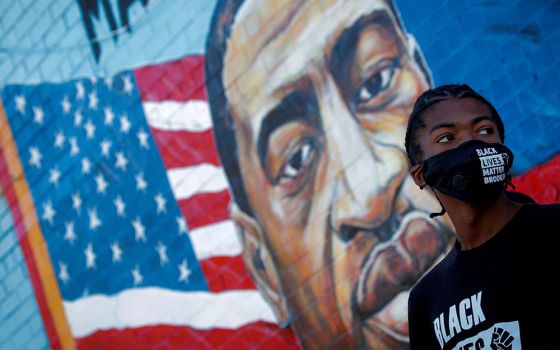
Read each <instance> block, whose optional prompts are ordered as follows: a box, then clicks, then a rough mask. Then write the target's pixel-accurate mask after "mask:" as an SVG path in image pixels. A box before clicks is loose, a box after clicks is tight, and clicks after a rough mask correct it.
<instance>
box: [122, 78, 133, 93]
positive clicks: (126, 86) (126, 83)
mask: <svg viewBox="0 0 560 350" xmlns="http://www.w3.org/2000/svg"><path fill="white" fill-rule="evenodd" d="M133 88H134V87H133V86H132V82H131V81H130V76H128V75H125V76H124V77H123V91H124V92H126V93H127V94H129V95H130V94H131V93H132V89H133Z"/></svg>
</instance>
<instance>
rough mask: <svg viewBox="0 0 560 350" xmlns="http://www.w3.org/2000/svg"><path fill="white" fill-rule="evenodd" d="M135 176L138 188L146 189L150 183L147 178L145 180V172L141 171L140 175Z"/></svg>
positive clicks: (140, 189)
mask: <svg viewBox="0 0 560 350" xmlns="http://www.w3.org/2000/svg"><path fill="white" fill-rule="evenodd" d="M134 178H135V179H136V189H137V190H139V191H144V190H146V188H148V183H147V182H146V180H144V174H143V173H140V174H138V175H134Z"/></svg>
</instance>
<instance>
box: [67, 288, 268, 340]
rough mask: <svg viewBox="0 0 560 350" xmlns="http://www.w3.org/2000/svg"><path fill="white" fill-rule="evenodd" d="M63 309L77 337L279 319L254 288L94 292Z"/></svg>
mask: <svg viewBox="0 0 560 350" xmlns="http://www.w3.org/2000/svg"><path fill="white" fill-rule="evenodd" d="M232 305H235V308H233V307H232ZM64 310H65V312H66V317H68V321H69V323H70V328H71V330H72V334H73V335H74V337H77V338H81V337H84V336H87V335H89V334H92V333H94V332H96V331H98V330H104V329H123V328H136V327H144V326H154V325H175V326H187V327H191V328H194V329H199V330H206V329H211V328H223V329H235V328H239V327H242V326H244V325H247V324H250V323H253V322H258V321H264V322H270V323H277V321H276V319H275V317H274V314H273V313H272V310H271V309H270V307H269V306H268V304H267V303H266V302H265V301H264V299H263V298H262V297H261V295H260V294H259V292H258V291H256V290H239V291H227V292H222V293H209V292H178V291H171V290H168V289H161V288H141V289H140V288H139V289H129V290H126V291H124V292H122V293H119V294H117V295H114V296H110V297H108V296H104V295H92V296H88V297H84V298H81V299H79V300H76V301H70V302H69V301H65V302H64Z"/></svg>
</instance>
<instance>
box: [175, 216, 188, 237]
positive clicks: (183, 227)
mask: <svg viewBox="0 0 560 350" xmlns="http://www.w3.org/2000/svg"><path fill="white" fill-rule="evenodd" d="M175 220H176V221H177V227H178V230H179V236H180V235H182V234H188V231H187V221H186V220H185V218H184V217H182V216H178V217H176V218H175Z"/></svg>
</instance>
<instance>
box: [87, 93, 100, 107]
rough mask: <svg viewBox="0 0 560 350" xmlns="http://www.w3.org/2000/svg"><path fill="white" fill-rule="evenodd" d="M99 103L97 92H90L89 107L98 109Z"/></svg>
mask: <svg viewBox="0 0 560 350" xmlns="http://www.w3.org/2000/svg"><path fill="white" fill-rule="evenodd" d="M98 103H99V100H98V99H97V94H96V93H95V91H92V92H91V93H90V94H89V103H88V107H89V108H91V109H97V104H98Z"/></svg>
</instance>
